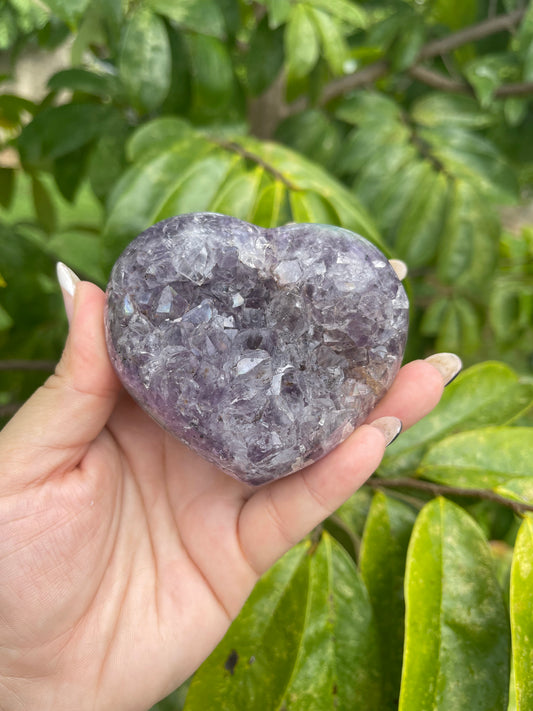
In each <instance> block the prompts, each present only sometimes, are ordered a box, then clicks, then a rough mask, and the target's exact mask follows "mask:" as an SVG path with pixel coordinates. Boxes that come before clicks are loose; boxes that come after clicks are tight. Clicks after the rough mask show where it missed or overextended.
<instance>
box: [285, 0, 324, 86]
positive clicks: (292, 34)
mask: <svg viewBox="0 0 533 711" xmlns="http://www.w3.org/2000/svg"><path fill="white" fill-rule="evenodd" d="M319 54H320V46H319V42H318V36H317V31H316V28H315V24H314V22H313V18H312V16H311V14H310V12H309V10H308V9H307V8H306V7H305V5H296V6H295V7H294V8H293V10H292V12H291V15H290V18H289V22H288V25H287V29H286V31H285V55H286V57H287V71H288V74H289V77H294V78H295V79H300V78H302V77H305V76H306V75H307V74H309V72H310V71H311V69H312V68H313V67H314V66H315V64H316V63H317V60H318V58H319Z"/></svg>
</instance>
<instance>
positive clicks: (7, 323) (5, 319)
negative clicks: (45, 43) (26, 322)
mask: <svg viewBox="0 0 533 711" xmlns="http://www.w3.org/2000/svg"><path fill="white" fill-rule="evenodd" d="M13 324H14V321H13V319H12V318H11V316H10V315H9V314H8V312H7V311H6V310H5V309H4V307H3V306H2V304H0V333H1V332H3V331H8V330H9V329H10V328H11V327H12V326H13Z"/></svg>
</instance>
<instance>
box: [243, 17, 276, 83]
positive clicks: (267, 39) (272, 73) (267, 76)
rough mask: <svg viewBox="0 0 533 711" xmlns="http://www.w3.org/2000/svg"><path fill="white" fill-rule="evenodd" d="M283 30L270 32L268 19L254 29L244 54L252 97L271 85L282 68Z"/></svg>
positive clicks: (265, 18) (264, 19)
mask: <svg viewBox="0 0 533 711" xmlns="http://www.w3.org/2000/svg"><path fill="white" fill-rule="evenodd" d="M283 58H284V52H283V29H281V28H276V29H275V30H272V29H271V28H270V27H269V26H268V17H266V16H265V17H264V18H263V19H262V20H261V22H259V24H258V25H257V27H256V28H255V29H254V31H253V34H252V37H251V39H250V45H249V48H248V52H247V54H246V76H247V79H248V84H249V86H250V89H251V92H252V94H253V95H254V96H256V95H257V94H261V93H262V92H263V91H265V89H267V87H269V86H270V84H272V82H273V81H274V79H275V78H276V77H277V75H278V74H279V71H280V69H281V67H282V66H283Z"/></svg>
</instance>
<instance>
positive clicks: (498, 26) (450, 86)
mask: <svg viewBox="0 0 533 711" xmlns="http://www.w3.org/2000/svg"><path fill="white" fill-rule="evenodd" d="M525 12H526V11H525V9H520V10H514V11H513V12H510V13H508V14H506V15H497V16H496V17H491V18H489V19H487V20H483V21H482V22H478V23H477V24H475V25H471V26H470V27H465V28H464V29H463V30H459V31H458V32H454V33H452V34H451V35H448V36H447V37H443V38H442V39H438V40H432V41H431V42H428V43H427V44H426V45H425V46H424V47H422V49H421V51H420V53H419V55H418V57H417V59H416V62H415V64H414V65H413V66H412V67H411V69H410V73H411V76H413V78H415V79H418V80H419V81H422V82H424V83H425V84H428V85H429V86H433V87H435V88H437V89H443V90H444V91H455V92H459V93H472V89H471V87H470V86H469V85H468V84H466V83H463V82H459V81H455V80H453V79H449V78H448V77H445V76H443V75H440V74H438V73H437V72H432V70H430V69H426V68H425V67H418V66H417V65H418V63H419V62H422V61H423V60H425V59H432V58H434V57H437V56H439V55H442V54H446V53H448V52H451V51H452V50H455V49H458V48H459V47H462V46H463V45H465V44H468V43H469V42H475V41H477V40H480V39H484V38H485V37H489V36H490V35H494V34H497V33H498V32H504V31H506V30H507V31H510V30H513V29H514V28H515V27H516V25H517V24H518V23H519V22H520V20H521V19H522V18H523V17H524V15H525ZM389 68H390V65H389V62H388V61H387V60H386V59H379V60H378V61H376V62H372V64H368V65H367V66H366V67H363V68H362V69H360V70H359V71H357V72H354V73H353V74H349V75H348V76H344V77H340V78H339V79H334V80H333V81H331V82H330V83H329V84H327V85H326V86H325V87H324V89H323V91H322V95H321V96H320V98H319V100H318V105H319V106H324V105H325V104H327V103H328V102H329V101H331V100H332V99H335V98H337V97H338V96H342V95H343V94H345V93H346V92H347V91H352V90H353V89H358V88H359V87H361V86H366V85H368V84H373V83H374V82H375V81H377V80H378V79H381V77H383V76H385V74H387V72H388V71H389ZM422 77H423V78H422ZM437 77H438V79H437ZM432 82H433V83H432ZM531 92H532V88H531V87H530V83H529V82H525V83H523V84H508V85H505V86H502V87H500V88H499V89H498V90H497V92H496V96H519V95H524V94H529V93H531ZM308 106H309V99H308V98H307V97H306V96H302V97H300V98H299V99H296V100H295V101H293V102H292V103H290V104H288V105H287V106H285V107H284V110H283V111H282V112H281V113H282V115H281V118H287V117H288V116H292V115H294V114H297V113H300V112H301V111H304V110H305V109H306V108H308Z"/></svg>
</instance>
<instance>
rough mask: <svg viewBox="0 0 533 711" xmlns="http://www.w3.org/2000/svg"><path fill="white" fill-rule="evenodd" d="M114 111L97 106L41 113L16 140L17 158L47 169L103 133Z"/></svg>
mask: <svg viewBox="0 0 533 711" xmlns="http://www.w3.org/2000/svg"><path fill="white" fill-rule="evenodd" d="M113 113H114V112H113V110H112V109H110V108H108V107H107V106H100V105H98V104H65V105H63V106H54V107H50V108H48V109H44V110H43V111H41V112H40V113H39V114H37V116H36V117H35V118H34V119H33V121H32V122H31V123H29V124H28V125H27V126H26V127H25V129H24V130H23V131H22V134H21V135H20V137H19V141H18V143H19V150H20V157H21V160H22V162H23V163H24V165H26V166H30V167H41V166H44V167H50V163H51V161H53V160H55V159H56V158H60V157H61V156H64V155H67V154H68V153H72V152H73V151H75V150H77V149H78V148H81V147H82V146H84V145H86V144H87V143H89V142H90V141H92V140H94V139H95V138H96V137H98V136H99V135H100V134H101V133H103V132H105V130H106V127H107V122H108V121H109V119H110V117H111V116H113Z"/></svg>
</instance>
